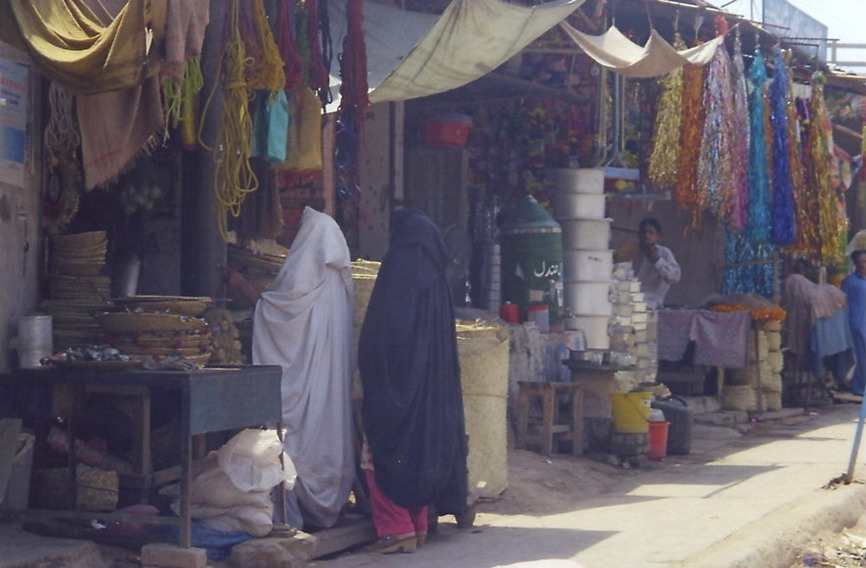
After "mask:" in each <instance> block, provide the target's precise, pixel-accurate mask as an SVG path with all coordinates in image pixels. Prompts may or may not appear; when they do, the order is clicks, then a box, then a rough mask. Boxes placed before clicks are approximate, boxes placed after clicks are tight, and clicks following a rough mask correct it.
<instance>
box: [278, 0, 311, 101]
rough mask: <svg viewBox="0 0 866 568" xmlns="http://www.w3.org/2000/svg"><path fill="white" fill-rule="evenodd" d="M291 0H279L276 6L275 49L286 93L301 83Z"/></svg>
mask: <svg viewBox="0 0 866 568" xmlns="http://www.w3.org/2000/svg"><path fill="white" fill-rule="evenodd" d="M292 5H293V0H280V4H279V6H277V26H276V27H277V47H278V48H279V50H280V57H281V58H282V60H283V73H284V74H285V76H286V86H285V89H286V91H291V90H293V89H294V88H295V87H297V86H298V84H299V83H300V82H301V79H302V77H303V72H304V62H303V60H302V59H301V55H300V54H299V53H298V48H297V46H296V44H295V31H294V29H293V24H292Z"/></svg>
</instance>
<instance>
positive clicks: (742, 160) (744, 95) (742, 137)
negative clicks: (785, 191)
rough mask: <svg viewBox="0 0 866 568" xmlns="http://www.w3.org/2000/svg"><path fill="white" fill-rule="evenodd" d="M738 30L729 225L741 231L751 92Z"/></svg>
mask: <svg viewBox="0 0 866 568" xmlns="http://www.w3.org/2000/svg"><path fill="white" fill-rule="evenodd" d="M739 31H740V30H739V28H737V31H736V35H735V36H734V55H733V57H732V60H731V88H732V89H733V91H734V97H733V102H734V110H733V116H732V117H731V119H732V121H733V125H732V128H731V154H732V159H731V163H732V168H733V171H732V175H733V182H734V202H733V210H732V211H731V217H730V223H729V226H730V228H731V229H733V230H734V231H742V230H743V229H745V228H746V225H747V224H748V222H749V167H748V164H749V129H750V124H749V91H748V89H747V88H746V71H745V67H744V64H743V46H742V44H741V42H740V33H739Z"/></svg>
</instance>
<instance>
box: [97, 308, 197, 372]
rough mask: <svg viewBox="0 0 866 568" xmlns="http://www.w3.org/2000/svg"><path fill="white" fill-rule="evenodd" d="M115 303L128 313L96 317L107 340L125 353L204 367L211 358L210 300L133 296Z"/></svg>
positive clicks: (109, 313) (106, 314)
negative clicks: (180, 359)
mask: <svg viewBox="0 0 866 568" xmlns="http://www.w3.org/2000/svg"><path fill="white" fill-rule="evenodd" d="M114 302H115V303H116V304H118V305H121V306H123V307H124V308H125V309H126V310H127V311H122V312H106V313H102V314H97V315H96V321H97V322H98V323H99V325H100V326H101V327H102V329H103V330H104V331H105V336H106V341H108V342H109V343H111V344H112V345H114V346H115V347H116V348H117V349H118V350H120V351H121V352H122V353H125V354H128V355H137V356H150V357H153V358H154V359H157V360H160V359H164V358H166V357H185V358H187V359H189V360H190V361H193V362H195V363H198V364H201V365H204V364H205V363H207V361H208V359H209V358H210V353H211V335H210V330H209V328H208V325H207V322H206V321H205V320H204V319H202V318H201V317H199V316H201V315H202V314H203V313H204V312H205V310H207V308H208V306H209V305H210V302H211V299H210V298H202V297H190V296H129V297H126V298H116V299H115V300H114Z"/></svg>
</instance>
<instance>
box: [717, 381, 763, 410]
mask: <svg viewBox="0 0 866 568" xmlns="http://www.w3.org/2000/svg"><path fill="white" fill-rule="evenodd" d="M722 408H724V409H725V410H744V411H752V410H757V409H758V400H757V397H756V396H755V389H754V388H752V387H751V386H748V385H746V386H739V385H725V387H724V388H723V389H722Z"/></svg>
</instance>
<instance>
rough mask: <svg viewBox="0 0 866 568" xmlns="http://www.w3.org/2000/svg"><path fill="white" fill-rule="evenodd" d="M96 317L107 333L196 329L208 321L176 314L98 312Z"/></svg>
mask: <svg viewBox="0 0 866 568" xmlns="http://www.w3.org/2000/svg"><path fill="white" fill-rule="evenodd" d="M95 317H96V321H97V322H98V323H99V325H101V326H102V329H104V330H105V331H106V332H107V333H147V332H156V331H195V330H199V329H202V328H203V327H205V326H206V325H207V322H206V321H205V320H203V319H200V318H194V317H188V316H179V315H175V314H133V313H126V312H106V313H102V314H97V315H96V316H95Z"/></svg>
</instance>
